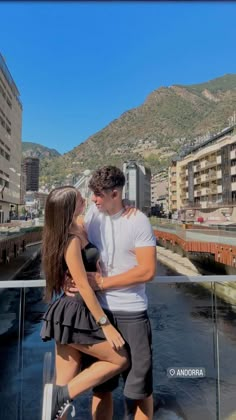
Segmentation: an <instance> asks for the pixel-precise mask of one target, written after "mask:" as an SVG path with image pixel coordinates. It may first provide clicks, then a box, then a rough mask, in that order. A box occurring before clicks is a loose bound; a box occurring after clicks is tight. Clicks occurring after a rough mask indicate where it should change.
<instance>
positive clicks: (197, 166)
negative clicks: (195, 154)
mask: <svg viewBox="0 0 236 420" xmlns="http://www.w3.org/2000/svg"><path fill="white" fill-rule="evenodd" d="M200 170H201V165H200V163H198V164H197V165H194V166H193V172H199V171H200Z"/></svg>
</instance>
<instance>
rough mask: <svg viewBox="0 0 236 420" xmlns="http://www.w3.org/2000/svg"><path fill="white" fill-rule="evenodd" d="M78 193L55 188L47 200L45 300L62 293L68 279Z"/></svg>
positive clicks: (44, 268)
mask: <svg viewBox="0 0 236 420" xmlns="http://www.w3.org/2000/svg"><path fill="white" fill-rule="evenodd" d="M77 194H78V191H77V190H76V188H74V187H71V186H66V187H59V188H55V189H54V190H52V191H51V192H50V194H49V195H48V197H47V201H46V205H45V221H44V229H43V245H42V263H43V271H44V274H45V277H46V299H47V300H50V299H51V298H52V296H53V292H55V293H60V292H61V290H62V286H63V282H64V277H65V263H64V251H65V246H66V244H67V242H68V238H69V228H70V225H71V223H72V220H73V216H74V212H75V208H76V201H77Z"/></svg>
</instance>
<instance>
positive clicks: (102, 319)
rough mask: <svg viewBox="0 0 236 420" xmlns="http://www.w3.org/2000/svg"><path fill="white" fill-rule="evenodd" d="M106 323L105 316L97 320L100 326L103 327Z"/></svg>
mask: <svg viewBox="0 0 236 420" xmlns="http://www.w3.org/2000/svg"><path fill="white" fill-rule="evenodd" d="M106 322H107V317H106V316H102V317H101V318H100V319H99V324H100V325H105V324H106Z"/></svg>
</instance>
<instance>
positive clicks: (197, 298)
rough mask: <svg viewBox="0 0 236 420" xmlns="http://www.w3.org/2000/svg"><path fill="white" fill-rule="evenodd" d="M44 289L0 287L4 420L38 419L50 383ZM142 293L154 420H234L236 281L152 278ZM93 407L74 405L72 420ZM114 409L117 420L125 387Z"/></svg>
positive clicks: (81, 401) (30, 283)
mask: <svg viewBox="0 0 236 420" xmlns="http://www.w3.org/2000/svg"><path fill="white" fill-rule="evenodd" d="M44 286H45V281H44V280H19V281H17V280H16V281H1V282H0V341H1V345H0V356H1V358H0V377H1V381H0V388H1V389H0V395H1V404H0V419H2V420H28V419H34V420H42V413H41V411H42V395H43V385H44V383H45V382H48V381H51V380H53V376H54V369H53V366H54V343H53V342H48V343H43V342H42V341H41V339H40V335H39V333H40V328H41V317H42V314H43V313H44V311H45V309H46V306H47V305H46V304H45V303H44V301H43V294H44ZM222 290H223V291H224V297H225V299H224V300H222V299H221V298H220V296H222ZM147 293H148V298H149V315H150V319H151V324H152V331H153V362H154V370H153V373H154V401H155V414H154V419H158V420H199V419H202V420H232V419H236V399H235V392H236V364H235V354H236V332H235V325H236V276H200V277H199V276H196V277H188V276H157V277H156V278H155V279H154V280H153V281H152V282H151V283H149V284H148V285H147ZM227 297H228V298H227ZM227 300H228V302H227ZM90 404H91V393H90V392H88V393H86V394H84V395H82V396H80V397H79V398H78V400H77V401H76V413H77V414H76V417H75V419H76V420H78V419H79V420H83V419H86V420H87V419H90V418H91V416H90ZM114 408H115V409H114V413H115V414H114V420H120V419H122V418H123V417H122V416H123V404H122V386H121V387H120V388H119V389H118V390H116V391H115V393H114Z"/></svg>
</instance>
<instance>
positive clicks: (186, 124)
mask: <svg viewBox="0 0 236 420" xmlns="http://www.w3.org/2000/svg"><path fill="white" fill-rule="evenodd" d="M234 111H236V75H235V74H229V75H225V76H223V77H219V78H217V79H214V80H211V81H208V82H205V83H201V84H196V85H188V86H184V85H173V86H169V87H160V88H159V89H157V90H155V91H154V92H152V93H151V94H150V95H149V96H148V97H147V99H146V100H145V102H144V103H143V104H142V105H141V106H139V107H137V108H134V109H131V110H129V111H127V112H125V113H123V114H122V115H121V116H120V117H119V118H117V119H115V120H114V121H112V122H111V123H110V124H109V125H108V126H107V127H105V128H104V129H102V130H101V131H99V132H98V133H96V134H94V135H93V136H91V137H89V138H88V139H87V140H86V141H85V142H84V143H82V144H80V145H79V146H77V147H76V148H74V149H73V150H72V151H70V152H68V153H66V154H64V155H62V156H59V157H55V158H50V159H43V160H42V162H41V168H42V169H41V182H49V183H50V182H53V180H56V179H57V180H62V179H63V178H65V176H66V175H68V174H78V173H80V172H82V171H84V170H85V169H95V168H96V167H99V166H101V165H104V164H115V165H118V166H121V165H122V163H123V162H124V161H125V160H127V159H138V160H139V161H140V160H142V161H143V162H144V163H145V164H146V165H147V166H149V167H151V169H152V172H153V173H156V172H158V171H159V170H160V169H162V168H165V167H167V166H168V164H169V161H170V159H171V157H173V155H175V154H176V153H179V152H180V150H181V149H183V148H186V147H188V145H193V144H197V142H200V141H204V139H206V137H207V136H209V135H210V134H213V133H216V132H218V131H220V130H221V129H223V128H224V127H226V126H228V125H229V118H230V117H231V116H232V115H233V113H234Z"/></svg>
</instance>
